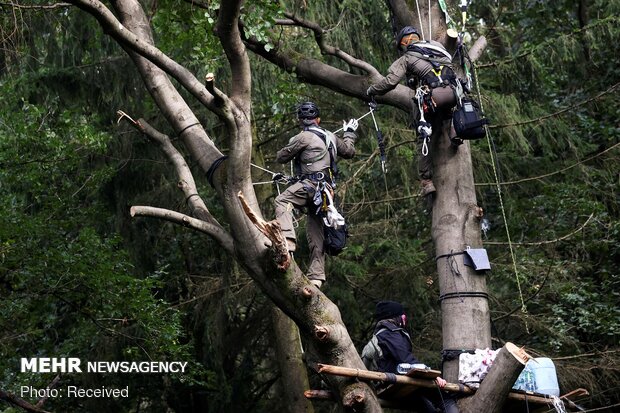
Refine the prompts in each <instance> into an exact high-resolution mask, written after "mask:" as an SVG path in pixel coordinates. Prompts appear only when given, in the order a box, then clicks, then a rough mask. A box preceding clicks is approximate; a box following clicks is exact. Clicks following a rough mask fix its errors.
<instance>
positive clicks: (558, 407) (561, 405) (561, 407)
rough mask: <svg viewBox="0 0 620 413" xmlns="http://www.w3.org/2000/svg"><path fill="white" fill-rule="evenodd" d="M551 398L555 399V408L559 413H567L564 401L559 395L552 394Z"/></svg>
mask: <svg viewBox="0 0 620 413" xmlns="http://www.w3.org/2000/svg"><path fill="white" fill-rule="evenodd" d="M551 400H553V408H554V409H555V411H556V412H558V413H566V409H565V408H564V402H563V401H562V400H560V398H559V397H558V396H555V395H552V396H551Z"/></svg>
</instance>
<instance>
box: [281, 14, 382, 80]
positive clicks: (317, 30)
mask: <svg viewBox="0 0 620 413" xmlns="http://www.w3.org/2000/svg"><path fill="white" fill-rule="evenodd" d="M284 15H285V16H286V17H288V18H289V19H290V20H291V21H292V22H293V23H295V24H296V25H297V26H300V27H304V28H306V29H310V30H312V32H313V33H314V39H315V40H316V44H317V45H318V46H319V49H320V50H321V53H322V54H324V55H330V56H335V57H337V58H339V59H341V60H343V61H344V62H346V63H347V64H349V65H350V66H353V67H357V68H359V69H361V70H364V71H365V72H367V73H368V74H370V75H372V76H380V75H381V74H380V73H379V71H378V70H377V69H375V68H374V66H372V65H371V64H370V63H367V62H365V61H363V60H360V59H357V58H355V57H353V56H351V55H350V54H348V53H346V52H343V51H342V50H340V49H338V48H336V47H334V46H331V45H328V44H327V43H326V41H325V37H324V36H323V34H324V33H325V30H324V29H323V28H322V27H321V26H320V25H319V24H317V23H315V22H311V21H308V20H305V19H303V18H301V17H297V16H295V15H294V14H293V13H290V12H286V13H284Z"/></svg>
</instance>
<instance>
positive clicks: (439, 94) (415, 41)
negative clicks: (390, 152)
mask: <svg viewBox="0 0 620 413" xmlns="http://www.w3.org/2000/svg"><path fill="white" fill-rule="evenodd" d="M397 47H398V49H399V51H401V52H403V53H404V54H403V55H402V56H401V57H400V58H399V59H397V60H396V61H395V62H394V63H392V65H391V66H390V68H389V70H388V74H387V75H386V76H385V77H383V79H381V80H379V81H378V82H376V83H375V84H373V85H371V86H370V87H369V88H368V90H367V91H366V93H367V94H368V96H370V98H371V99H372V98H373V96H374V95H383V94H385V93H387V92H389V91H390V90H392V89H394V88H395V87H396V85H398V83H399V82H400V81H401V80H402V79H403V78H404V77H405V76H406V77H407V86H409V87H410V88H412V89H413V90H415V91H416V95H415V98H414V99H413V105H412V111H413V119H414V120H413V126H414V128H415V130H416V131H417V132H418V144H417V146H418V156H419V157H418V174H419V177H420V185H421V195H422V196H427V195H429V194H432V193H434V192H435V186H434V185H433V180H432V178H433V161H432V154H431V150H430V148H431V146H432V145H431V144H430V141H431V138H432V139H436V138H437V137H439V136H441V130H442V124H443V123H444V122H448V121H451V114H452V108H453V107H454V106H455V105H456V102H457V93H462V87H461V84H460V83H459V81H458V80H457V77H456V74H455V73H454V70H452V67H451V66H452V63H451V62H452V56H451V55H450V53H448V51H447V50H446V49H445V48H444V47H443V45H442V44H441V43H439V42H436V41H433V40H431V41H421V40H420V36H419V34H418V32H417V30H416V29H415V28H414V27H412V26H405V27H403V28H402V29H401V31H400V32H399V33H398V36H397ZM455 135H456V134H455V133H454V131H453V130H452V132H451V135H450V136H451V137H452V136H455ZM453 142H454V143H457V142H459V141H458V140H456V139H455V140H453Z"/></svg>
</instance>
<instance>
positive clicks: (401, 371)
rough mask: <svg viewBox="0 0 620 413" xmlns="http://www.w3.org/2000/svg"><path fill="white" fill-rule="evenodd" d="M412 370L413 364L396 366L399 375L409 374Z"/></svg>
mask: <svg viewBox="0 0 620 413" xmlns="http://www.w3.org/2000/svg"><path fill="white" fill-rule="evenodd" d="M412 368H413V364H409V363H400V364H399V365H398V366H396V371H397V372H398V374H407V372H408V371H409V370H411V369H412Z"/></svg>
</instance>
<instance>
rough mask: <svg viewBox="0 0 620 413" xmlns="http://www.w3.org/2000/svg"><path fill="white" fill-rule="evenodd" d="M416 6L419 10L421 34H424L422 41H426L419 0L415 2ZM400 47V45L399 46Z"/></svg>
mask: <svg viewBox="0 0 620 413" xmlns="http://www.w3.org/2000/svg"><path fill="white" fill-rule="evenodd" d="M415 6H416V8H417V9H418V20H419V21H420V32H422V33H421V34H422V40H426V39H425V38H424V28H423V27H422V15H421V14H420V4H419V3H418V0H415ZM398 46H399V47H400V45H398Z"/></svg>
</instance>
